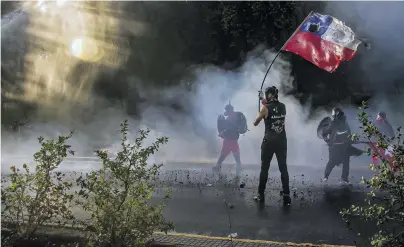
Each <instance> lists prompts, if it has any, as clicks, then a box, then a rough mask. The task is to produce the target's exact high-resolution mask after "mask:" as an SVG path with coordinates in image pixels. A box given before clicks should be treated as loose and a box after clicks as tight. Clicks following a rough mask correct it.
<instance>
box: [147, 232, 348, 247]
mask: <svg viewBox="0 0 404 247" xmlns="http://www.w3.org/2000/svg"><path fill="white" fill-rule="evenodd" d="M153 240H154V241H155V243H157V244H169V245H175V246H192V247H205V246H218V247H219V246H229V247H231V246H236V247H258V246H259V247H355V246H353V245H331V244H312V243H294V242H278V241H267V240H252V239H237V238H233V239H232V238H228V237H213V236H206V235H197V234H184V233H168V234H165V233H155V234H154V235H153Z"/></svg>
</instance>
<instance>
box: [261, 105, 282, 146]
mask: <svg viewBox="0 0 404 247" xmlns="http://www.w3.org/2000/svg"><path fill="white" fill-rule="evenodd" d="M265 107H266V108H267V109H268V117H267V118H265V119H264V122H265V138H266V139H268V140H272V139H279V138H282V139H283V138H286V130H285V118H286V106H285V104H283V103H281V102H279V101H270V102H268V103H267V104H266V105H265Z"/></svg>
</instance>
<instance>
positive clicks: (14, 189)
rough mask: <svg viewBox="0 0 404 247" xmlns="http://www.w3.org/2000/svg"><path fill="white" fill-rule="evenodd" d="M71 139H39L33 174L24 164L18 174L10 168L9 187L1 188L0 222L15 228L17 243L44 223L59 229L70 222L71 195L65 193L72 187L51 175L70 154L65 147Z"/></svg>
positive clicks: (58, 176) (61, 178)
mask: <svg viewBox="0 0 404 247" xmlns="http://www.w3.org/2000/svg"><path fill="white" fill-rule="evenodd" d="M71 136H72V133H70V135H69V136H59V137H58V139H57V140H44V138H42V137H39V138H38V140H39V143H40V144H41V149H40V151H38V152H36V153H35V154H34V160H35V162H36V166H35V170H34V172H32V171H30V169H29V167H28V165H26V164H24V165H23V170H22V171H21V170H20V169H18V168H16V167H15V166H12V167H11V172H12V173H11V175H9V177H8V179H9V181H7V182H9V184H8V185H4V183H3V184H2V197H1V199H2V204H3V207H2V209H3V210H2V222H3V224H7V223H12V224H13V225H16V228H15V229H16V238H17V239H30V238H31V237H32V236H33V235H34V234H35V233H36V231H37V230H38V228H39V227H40V226H42V225H44V224H46V223H50V222H52V223H55V222H56V223H57V224H58V225H63V224H65V223H66V222H67V221H68V220H72V219H73V215H72V212H71V210H70V206H71V202H72V199H73V194H70V193H69V190H70V188H71V187H72V183H69V182H67V181H66V180H64V176H65V175H64V174H63V173H61V172H57V171H55V169H57V168H58V167H59V165H60V163H61V162H62V161H63V160H64V159H65V158H66V157H67V156H68V155H69V154H74V152H73V151H72V150H71V148H70V146H69V145H67V144H66V141H67V140H68V139H69V138H70V137H71Z"/></svg>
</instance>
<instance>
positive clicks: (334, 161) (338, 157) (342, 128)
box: [322, 107, 352, 184]
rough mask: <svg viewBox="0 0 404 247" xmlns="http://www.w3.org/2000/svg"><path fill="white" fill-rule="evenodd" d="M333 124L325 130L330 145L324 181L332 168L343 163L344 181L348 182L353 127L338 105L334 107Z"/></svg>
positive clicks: (324, 133)
mask: <svg viewBox="0 0 404 247" xmlns="http://www.w3.org/2000/svg"><path fill="white" fill-rule="evenodd" d="M332 119H333V120H332V121H331V124H330V125H329V126H328V128H326V129H325V130H324V132H323V135H324V137H325V138H324V140H325V141H326V142H327V145H328V163H327V165H326V168H325V171H324V178H323V179H322V180H323V181H324V182H325V181H327V180H328V177H329V176H330V174H331V171H332V169H334V167H335V166H338V165H340V164H341V163H342V176H341V180H342V183H344V184H346V183H348V176H349V159H350V156H351V153H350V152H351V149H352V146H351V145H352V140H351V128H350V127H349V125H348V123H347V122H346V116H345V113H344V112H343V111H342V110H341V109H340V108H338V107H335V108H334V109H332Z"/></svg>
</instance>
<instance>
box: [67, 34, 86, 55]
mask: <svg viewBox="0 0 404 247" xmlns="http://www.w3.org/2000/svg"><path fill="white" fill-rule="evenodd" d="M70 53H71V54H72V55H73V56H75V57H81V56H82V54H83V39H81V38H76V39H73V41H72V44H71V46H70Z"/></svg>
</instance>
